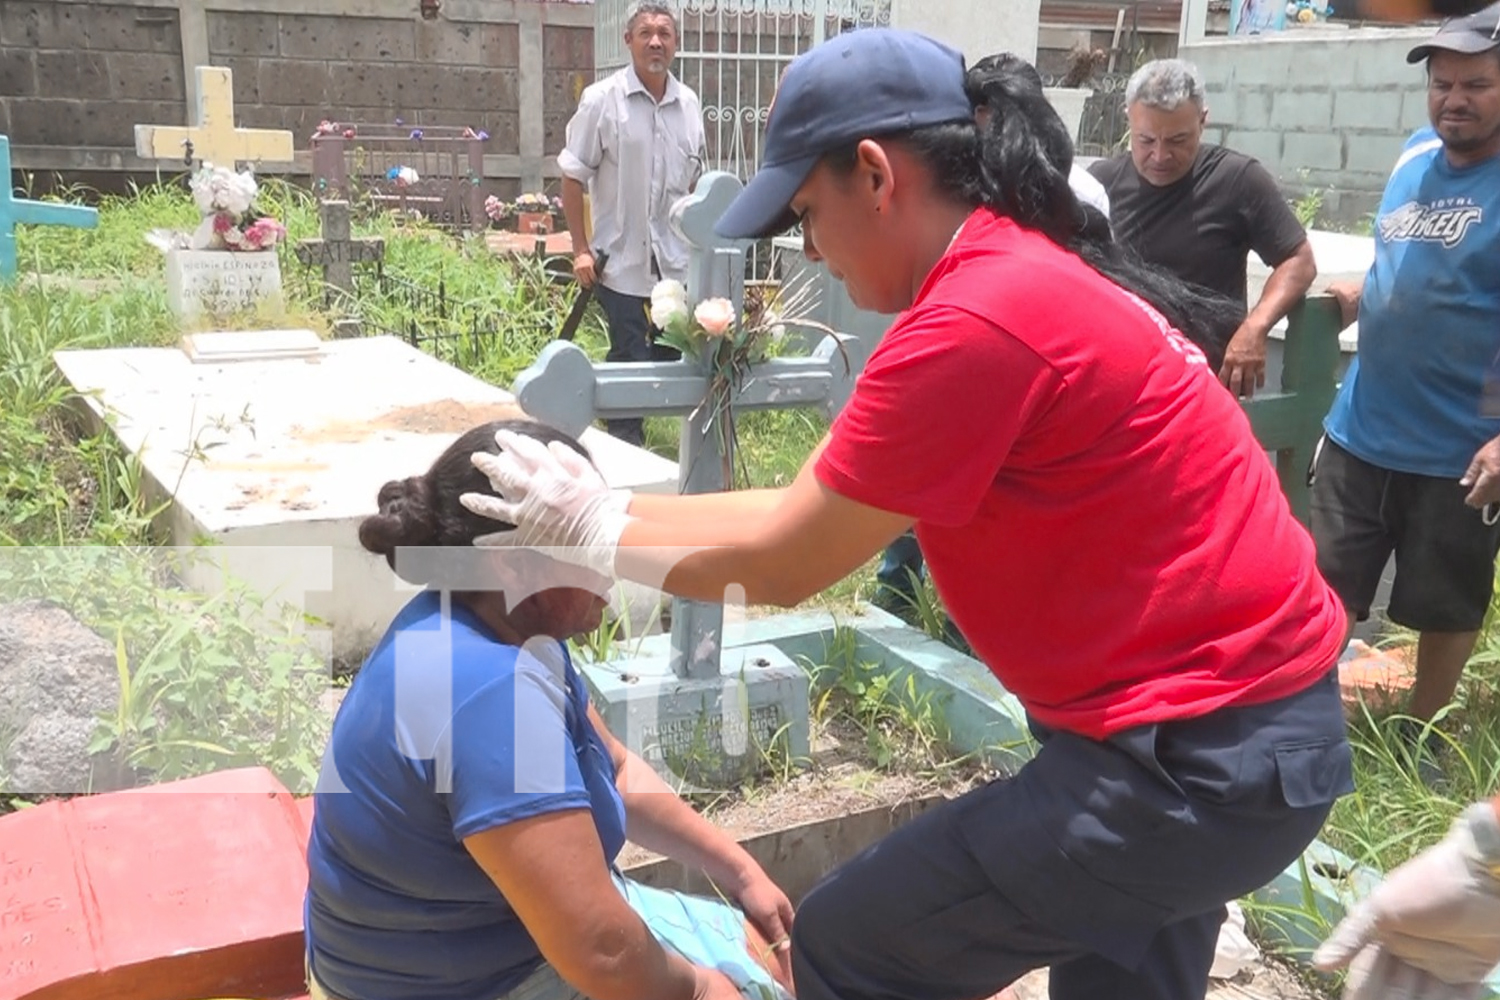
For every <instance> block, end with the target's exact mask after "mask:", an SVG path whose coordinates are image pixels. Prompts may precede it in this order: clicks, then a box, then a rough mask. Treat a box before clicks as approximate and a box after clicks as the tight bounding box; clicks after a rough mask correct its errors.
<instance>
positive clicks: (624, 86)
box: [557, 0, 704, 445]
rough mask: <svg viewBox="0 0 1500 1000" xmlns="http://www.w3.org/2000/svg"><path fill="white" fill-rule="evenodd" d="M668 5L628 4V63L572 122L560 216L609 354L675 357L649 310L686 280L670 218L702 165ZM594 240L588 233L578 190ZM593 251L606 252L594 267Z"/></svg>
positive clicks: (635, 439)
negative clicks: (658, 289)
mask: <svg viewBox="0 0 1500 1000" xmlns="http://www.w3.org/2000/svg"><path fill="white" fill-rule="evenodd" d="M677 38H678V35H677V17H676V14H675V13H674V12H673V9H672V7H671V5H669V4H666V3H660V2H650V0H640V2H637V3H633V4H631V5H630V8H629V10H628V12H627V17H626V22H625V45H626V47H627V48H628V49H629V50H630V60H631V64H630V65H629V66H626V67H625V68H624V69H622V70H620V71H619V72H617V73H614V74H611V75H610V76H609V77H607V78H605V79H603V80H600V81H599V82H598V83H595V84H593V85H592V86H590V87H589V88H588V89H586V90H585V91H584V92H583V97H582V98H581V99H580V100H579V102H578V110H577V111H576V112H574V114H573V118H572V120H571V121H569V122H568V130H567V144H566V146H565V147H564V148H563V151H562V152H561V153H560V154H559V155H558V157H557V163H558V166H559V167H560V168H561V169H562V174H563V182H562V200H563V214H564V215H565V216H566V217H567V220H568V233H569V235H570V236H571V237H572V238H573V274H574V275H575V276H576V277H577V278H578V282H579V284H580V285H582V286H583V287H585V288H590V287H591V288H593V289H594V295H595V296H596V297H597V298H598V300H599V304H600V306H602V307H603V309H604V314H605V316H606V318H607V319H608V321H609V344H610V349H609V354H608V356H607V357H608V360H610V361H651V360H657V359H667V360H672V359H675V358H676V357H677V356H678V355H677V352H676V351H673V350H671V349H669V348H666V347H658V346H656V345H654V344H652V343H651V334H652V330H651V323H650V320H649V319H648V318H647V314H646V308H647V306H648V305H649V303H650V300H651V289H652V287H653V286H654V285H655V284H656V282H657V281H658V280H660V279H662V278H675V279H677V280H678V281H681V280H683V279H684V278H685V277H686V275H687V262H688V248H687V244H686V243H684V242H683V240H682V239H680V238H679V237H678V236H677V234H676V233H674V232H672V228H671V225H670V222H669V219H668V213H669V212H670V210H671V208H672V205H673V203H674V202H676V201H677V199H679V198H681V197H682V196H683V195H685V194H688V193H689V192H690V191H692V189H693V185H694V184H696V183H697V181H698V177H699V175H700V174H701V173H702V168H703V151H704V142H703V111H702V106H701V105H700V103H699V101H698V95H697V94H695V93H693V91H692V89H691V88H689V87H687V86H685V85H684V84H683V83H682V82H681V81H680V80H678V79H677V78H676V77H675V76H673V75H672V73H671V65H672V58H673V56H675V55H676V54H677ZM585 185H587V189H588V194H589V196H590V208H591V210H592V213H593V224H594V241H593V244H592V246H591V245H590V244H589V243H588V241H587V240H586V239H585V237H584V189H585ZM596 253H602V254H604V255H607V256H608V262H607V265H606V266H605V267H604V268H602V269H601V268H600V267H599V265H598V260H597V258H596V256H595V254H596ZM608 429H609V433H611V434H613V435H614V436H615V437H618V438H620V439H622V440H625V441H629V442H631V443H632V444H637V445H639V444H641V443H642V441H643V434H642V428H641V421H640V420H639V419H635V420H611V421H609V422H608Z"/></svg>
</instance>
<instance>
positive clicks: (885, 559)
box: [875, 529, 924, 605]
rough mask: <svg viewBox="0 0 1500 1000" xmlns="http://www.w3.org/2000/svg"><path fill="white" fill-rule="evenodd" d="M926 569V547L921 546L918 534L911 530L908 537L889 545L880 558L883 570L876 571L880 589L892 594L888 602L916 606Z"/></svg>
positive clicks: (876, 580)
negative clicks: (924, 548)
mask: <svg viewBox="0 0 1500 1000" xmlns="http://www.w3.org/2000/svg"><path fill="white" fill-rule="evenodd" d="M923 569H924V562H923V559H922V548H921V546H919V545H918V544H917V535H916V533H915V532H913V531H911V530H910V529H908V530H907V532H906V534H904V535H902V536H901V537H900V538H898V539H896V540H895V541H894V542H892V543H891V544H890V545H887V546H886V549H885V552H884V553H882V555H881V557H880V568H879V569H877V570H876V571H875V582H876V584H877V585H878V587H879V589H880V590H882V591H885V592H887V593H888V595H889V597H888V598H887V599H894V600H905V601H906V603H907V604H908V605H910V604H915V603H916V599H917V588H918V587H920V586H921V583H922V573H923Z"/></svg>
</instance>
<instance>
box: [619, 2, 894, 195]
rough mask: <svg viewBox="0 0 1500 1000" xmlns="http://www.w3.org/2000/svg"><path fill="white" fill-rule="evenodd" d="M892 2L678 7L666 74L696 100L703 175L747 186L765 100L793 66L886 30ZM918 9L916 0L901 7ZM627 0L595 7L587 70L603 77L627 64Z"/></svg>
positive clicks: (768, 100) (768, 103)
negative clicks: (838, 40) (829, 43)
mask: <svg viewBox="0 0 1500 1000" xmlns="http://www.w3.org/2000/svg"><path fill="white" fill-rule="evenodd" d="M897 2H898V0H681V2H679V3H678V4H677V10H678V15H677V17H678V22H679V33H680V34H681V36H682V37H681V39H680V43H679V45H678V48H677V59H676V62H675V63H674V64H673V67H672V71H673V72H674V73H675V74H676V75H677V78H678V79H680V80H681V81H682V82H683V83H685V84H687V85H688V86H689V87H692V88H693V90H694V91H696V92H697V94H698V96H699V98H701V99H702V101H703V128H704V132H705V135H706V140H707V146H708V151H707V156H706V158H705V162H704V169H705V170H724V171H727V172H729V173H732V174H734V175H736V176H737V177H739V178H740V179H741V180H748V179H749V178H750V176H751V175H752V174H754V173H755V170H756V168H757V167H758V166H759V165H760V155H761V140H762V138H763V134H764V130H765V123H766V116H767V113H768V112H769V110H770V106H771V98H772V97H773V96H774V95H775V93H776V84H777V81H779V80H780V79H781V72H782V70H783V69H785V68H786V66H787V64H788V63H790V62H791V61H792V59H793V58H794V57H795V56H797V55H799V54H801V53H803V52H805V51H807V50H808V49H810V48H812V47H813V46H814V45H817V44H818V43H819V42H821V41H823V40H825V39H827V38H830V37H832V36H834V35H837V34H839V33H841V32H844V31H850V30H853V29H855V28H866V27H873V26H884V27H889V26H890V25H891V24H892V23H893V20H892V19H893V17H894V16H895V8H896V4H897ZM904 2H907V3H912V2H920V0H904ZM629 6H630V0H596V2H595V5H594V66H595V68H596V71H597V73H598V75H599V76H600V77H601V78H602V77H604V76H606V75H608V74H610V73H613V72H614V71H615V70H617V69H620V68H621V67H623V66H625V65H626V64H627V63H628V62H629V58H630V56H629V53H628V52H627V51H626V49H625V43H624V38H625V11H626V8H628V7H629Z"/></svg>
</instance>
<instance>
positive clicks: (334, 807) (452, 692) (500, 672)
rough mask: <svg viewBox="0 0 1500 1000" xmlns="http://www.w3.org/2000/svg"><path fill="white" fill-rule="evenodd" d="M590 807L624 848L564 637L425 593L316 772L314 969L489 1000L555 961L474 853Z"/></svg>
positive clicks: (379, 650) (379, 991)
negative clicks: (529, 821)
mask: <svg viewBox="0 0 1500 1000" xmlns="http://www.w3.org/2000/svg"><path fill="white" fill-rule="evenodd" d="M562 809H588V810H590V811H591V812H592V813H593V818H594V825H595V826H596V827H597V828H598V831H599V839H600V841H601V842H602V843H603V845H604V856H603V857H601V858H600V859H599V864H600V865H601V866H603V865H608V864H611V863H612V862H613V860H614V858H615V856H616V855H617V854H618V853H619V851H620V848H621V847H622V846H623V844H624V842H625V809H624V804H623V802H622V801H621V799H620V795H619V792H618V791H617V790H616V788H615V769H614V763H613V761H611V759H610V757H609V753H608V751H607V750H606V748H605V746H604V744H603V742H602V741H601V740H600V738H599V734H598V733H597V732H596V731H595V729H594V727H593V725H592V724H591V723H590V722H589V718H588V700H587V694H586V692H585V690H584V686H583V683H582V681H581V680H580V678H579V677H578V674H577V673H576V672H575V671H574V669H573V665H572V663H571V662H570V661H569V659H568V656H567V652H566V650H565V648H564V647H563V646H562V645H561V644H560V643H557V642H553V641H548V642H545V643H544V642H540V641H538V642H536V643H528V644H527V645H526V647H525V648H524V649H517V648H515V647H514V646H509V645H506V644H504V643H502V642H500V641H499V640H498V639H496V638H495V637H494V635H493V634H492V633H490V631H489V630H488V629H487V628H486V627H485V626H484V625H483V624H482V623H481V622H480V621H479V619H478V618H476V617H475V616H474V615H473V614H472V613H470V612H469V611H468V609H467V608H465V607H463V606H462V605H460V604H457V603H453V602H451V601H449V599H448V598H447V597H446V596H444V595H440V594H438V593H435V592H430V591H429V592H426V593H423V594H420V595H418V596H417V597H416V598H414V599H413V600H412V601H411V602H410V603H409V604H407V605H406V607H405V608H403V609H402V611H401V613H400V614H399V615H397V616H396V619H395V621H394V622H393V623H392V624H391V627H390V629H389V630H388V631H387V632H386V634H385V636H384V637H383V638H382V639H381V641H380V645H379V646H377V647H376V648H375V650H374V652H372V653H371V654H370V657H369V659H368V660H367V661H366V662H365V665H364V667H363V669H361V670H360V672H359V675H358V676H357V678H356V679H355V681H354V684H353V685H352V686H351V688H350V690H349V693H348V695H347V696H346V697H345V699H344V703H343V705H342V706H341V707H340V709H339V713H338V716H337V717H336V718H335V719H334V723H333V735H332V738H331V740H330V741H329V747H328V752H327V753H326V754H325V756H324V760H323V769H322V773H321V775H320V776H319V781H318V790H317V793H316V800H315V810H314V816H313V826H312V837H311V840H310V842H309V844H308V851H307V862H308V876H309V878H308V893H307V903H306V911H307V912H306V918H307V924H306V926H307V939H308V948H309V953H310V955H311V958H312V967H313V971H314V973H315V974H316V976H317V978H318V980H319V982H321V983H322V985H323V986H324V987H326V988H327V989H328V990H329V991H330V992H331V993H333V994H335V995H338V996H343V997H346V998H350V1000H492V998H494V997H497V996H500V995H502V994H503V993H505V992H506V991H507V990H509V989H511V988H512V987H514V986H515V985H516V984H517V983H519V982H520V981H521V980H522V979H524V978H525V977H526V976H527V975H528V974H530V973H531V972H532V971H534V970H535V969H536V968H537V967H538V966H539V965H540V964H541V961H542V958H541V954H540V952H538V950H537V947H536V944H535V943H534V942H533V941H532V939H531V936H530V935H529V934H528V933H527V931H526V928H525V927H524V926H522V924H521V922H520V920H519V919H518V918H517V917H516V915H515V913H514V911H512V910H511V908H510V906H509V904H507V903H506V901H505V898H504V897H503V896H502V895H501V894H500V891H499V890H498V889H496V888H495V885H494V883H493V882H491V881H490V879H489V877H488V876H487V875H485V873H484V871H483V870H482V869H481V868H480V867H479V865H478V864H477V863H476V862H475V861H474V859H473V857H472V856H471V855H470V854H469V853H468V851H467V850H465V849H464V846H463V843H462V841H463V839H464V838H465V837H468V836H470V835H472V834H476V833H481V832H483V831H485V830H489V829H493V828H495V827H498V826H502V825H504V824H506V823H511V822H515V821H517V820H521V819H525V818H527V817H530V816H537V815H540V814H543V813H547V812H553V811H557V810H562Z"/></svg>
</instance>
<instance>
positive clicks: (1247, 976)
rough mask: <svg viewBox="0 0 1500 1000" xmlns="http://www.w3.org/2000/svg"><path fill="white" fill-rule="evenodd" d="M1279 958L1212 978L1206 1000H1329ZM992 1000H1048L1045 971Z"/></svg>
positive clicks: (1019, 982) (1019, 981) (1002, 992)
mask: <svg viewBox="0 0 1500 1000" xmlns="http://www.w3.org/2000/svg"><path fill="white" fill-rule="evenodd" d="M1329 996H1330V994H1328V993H1326V992H1323V991H1321V990H1318V989H1315V988H1314V987H1312V986H1311V985H1309V984H1308V983H1307V982H1306V981H1305V980H1304V979H1303V978H1302V977H1301V976H1300V975H1298V974H1297V971H1296V970H1295V969H1293V968H1291V967H1290V966H1288V965H1286V964H1285V963H1283V962H1282V961H1281V960H1280V959H1276V958H1269V959H1262V960H1261V961H1260V962H1258V963H1257V964H1256V965H1255V967H1254V968H1252V969H1247V970H1245V971H1244V972H1242V973H1240V974H1239V975H1238V976H1235V977H1234V978H1233V979H1214V980H1210V981H1209V984H1208V996H1207V998H1206V1000H1328V997H1329ZM993 1000H1047V970H1046V969H1038V970H1037V971H1035V972H1032V973H1030V974H1028V975H1026V976H1024V977H1022V978H1021V979H1020V980H1018V981H1017V982H1015V983H1013V984H1012V985H1011V986H1010V987H1009V988H1008V989H1006V990H1003V991H1001V992H1000V993H999V994H997V995H996V996H995V997H994V998H993Z"/></svg>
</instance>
